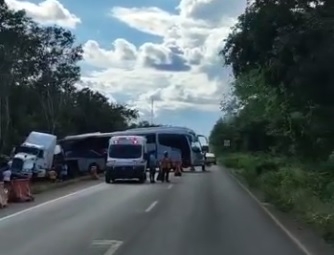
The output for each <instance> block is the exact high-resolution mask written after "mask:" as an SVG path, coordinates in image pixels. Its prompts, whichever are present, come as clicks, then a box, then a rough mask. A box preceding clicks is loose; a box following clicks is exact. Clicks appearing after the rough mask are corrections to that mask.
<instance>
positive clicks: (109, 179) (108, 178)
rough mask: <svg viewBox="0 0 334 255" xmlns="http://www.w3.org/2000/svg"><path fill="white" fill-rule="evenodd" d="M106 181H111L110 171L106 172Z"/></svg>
mask: <svg viewBox="0 0 334 255" xmlns="http://www.w3.org/2000/svg"><path fill="white" fill-rule="evenodd" d="M105 181H106V183H110V182H111V178H110V176H109V174H108V173H106V175H105Z"/></svg>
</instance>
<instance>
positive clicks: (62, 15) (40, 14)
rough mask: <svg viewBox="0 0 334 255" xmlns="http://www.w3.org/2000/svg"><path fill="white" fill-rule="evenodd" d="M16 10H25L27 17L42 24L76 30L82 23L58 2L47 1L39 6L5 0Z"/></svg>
mask: <svg viewBox="0 0 334 255" xmlns="http://www.w3.org/2000/svg"><path fill="white" fill-rule="evenodd" d="M5 2H6V3H7V4H8V6H9V7H10V8H12V9H14V10H25V11H26V12H27V15H28V16H30V17H32V18H33V19H34V20H36V21H37V22H40V23H42V24H46V25H48V24H57V25H60V26H63V27H67V28H75V27H76V26H77V25H78V24H80V23H81V20H80V18H78V17H77V16H76V15H74V14H72V13H71V12H70V11H69V10H67V9H66V8H65V7H64V5H62V4H61V3H60V2H59V1H57V0H45V1H43V2H40V3H38V4H35V3H31V2H29V1H19V0H5Z"/></svg>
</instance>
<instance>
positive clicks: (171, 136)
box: [100, 126, 207, 171]
mask: <svg viewBox="0 0 334 255" xmlns="http://www.w3.org/2000/svg"><path fill="white" fill-rule="evenodd" d="M101 135H104V136H109V137H110V136H115V135H139V136H144V137H145V138H146V141H147V151H156V157H157V159H158V160H161V159H162V156H163V152H164V151H169V150H171V149H178V150H179V151H180V152H181V157H182V167H183V168H186V167H190V168H191V169H192V170H194V168H195V167H196V166H201V168H202V170H203V171H205V162H204V154H203V153H202V147H201V143H200V142H199V138H200V137H203V138H205V139H206V140H207V138H206V137H205V136H203V135H197V134H196V133H195V132H194V131H193V130H191V129H189V128H184V127H173V126H162V127H150V128H135V129H128V130H126V131H122V132H114V133H109V134H100V136H101Z"/></svg>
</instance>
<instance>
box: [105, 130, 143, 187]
mask: <svg viewBox="0 0 334 255" xmlns="http://www.w3.org/2000/svg"><path fill="white" fill-rule="evenodd" d="M146 150H147V149H146V138H145V137H142V136H135V135H122V136H113V137H111V138H110V140H109V147H108V156H107V164H106V173H105V182H106V183H110V182H115V181H116V180H117V179H138V180H139V181H140V182H145V181H146V169H147V151H146Z"/></svg>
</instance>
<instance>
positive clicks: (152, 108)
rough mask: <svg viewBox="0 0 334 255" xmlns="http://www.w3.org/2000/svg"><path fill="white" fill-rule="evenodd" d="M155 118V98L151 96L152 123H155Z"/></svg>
mask: <svg viewBox="0 0 334 255" xmlns="http://www.w3.org/2000/svg"><path fill="white" fill-rule="evenodd" d="M153 119H154V99H153V97H151V125H153Z"/></svg>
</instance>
